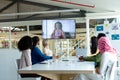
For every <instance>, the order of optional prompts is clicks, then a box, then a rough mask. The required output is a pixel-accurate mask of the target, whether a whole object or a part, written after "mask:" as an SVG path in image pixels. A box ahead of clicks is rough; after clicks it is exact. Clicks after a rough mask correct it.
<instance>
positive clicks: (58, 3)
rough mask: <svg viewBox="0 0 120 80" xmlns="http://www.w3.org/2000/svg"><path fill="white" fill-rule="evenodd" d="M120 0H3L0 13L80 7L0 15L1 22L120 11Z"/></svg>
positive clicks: (83, 15)
mask: <svg viewBox="0 0 120 80" xmlns="http://www.w3.org/2000/svg"><path fill="white" fill-rule="evenodd" d="M119 3H120V0H1V2H0V15H3V14H13V13H24V12H41V11H51V10H66V9H80V11H78V12H67V13H65V12H64V13H63V12H59V13H52V14H50V13H49V14H32V15H14V16H0V22H8V21H24V20H39V19H53V18H73V17H85V14H86V13H94V12H114V11H120V5H119Z"/></svg>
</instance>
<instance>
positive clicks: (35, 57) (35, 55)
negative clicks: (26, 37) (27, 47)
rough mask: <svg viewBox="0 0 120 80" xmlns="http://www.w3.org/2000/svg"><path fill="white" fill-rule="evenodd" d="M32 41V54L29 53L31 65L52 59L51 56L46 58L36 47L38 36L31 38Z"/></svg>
mask: <svg viewBox="0 0 120 80" xmlns="http://www.w3.org/2000/svg"><path fill="white" fill-rule="evenodd" d="M32 41H33V47H32V52H31V57H32V64H36V63H38V62H42V61H44V60H48V59H52V56H46V55H45V54H43V53H42V52H41V50H40V49H39V48H38V47H37V45H38V44H39V37H38V36H34V37H33V38H32Z"/></svg>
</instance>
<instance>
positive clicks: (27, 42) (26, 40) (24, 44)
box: [18, 36, 32, 51]
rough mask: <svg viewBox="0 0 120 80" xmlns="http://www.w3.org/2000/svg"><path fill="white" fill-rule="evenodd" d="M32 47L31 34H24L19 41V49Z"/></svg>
mask: <svg viewBox="0 0 120 80" xmlns="http://www.w3.org/2000/svg"><path fill="white" fill-rule="evenodd" d="M29 48H30V49H31V48H32V39H31V37H30V36H23V37H22V38H21V39H20V40H19V41H18V49H19V50H20V51H23V50H26V49H29Z"/></svg>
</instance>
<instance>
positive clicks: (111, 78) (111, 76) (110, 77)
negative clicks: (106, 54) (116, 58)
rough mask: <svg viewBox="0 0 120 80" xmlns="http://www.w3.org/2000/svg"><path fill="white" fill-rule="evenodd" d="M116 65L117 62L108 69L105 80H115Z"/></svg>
mask: <svg viewBox="0 0 120 80" xmlns="http://www.w3.org/2000/svg"><path fill="white" fill-rule="evenodd" d="M116 64H117V62H114V63H113V64H112V65H111V66H109V67H108V69H107V71H106V75H105V80H114V76H115V68H116Z"/></svg>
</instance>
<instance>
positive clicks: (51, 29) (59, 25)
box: [42, 20, 75, 39]
mask: <svg viewBox="0 0 120 80" xmlns="http://www.w3.org/2000/svg"><path fill="white" fill-rule="evenodd" d="M42 32H43V35H42V36H43V38H44V39H72V38H75V20H43V21H42Z"/></svg>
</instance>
